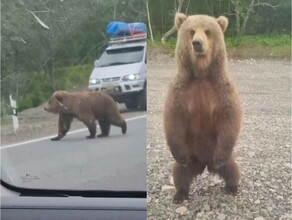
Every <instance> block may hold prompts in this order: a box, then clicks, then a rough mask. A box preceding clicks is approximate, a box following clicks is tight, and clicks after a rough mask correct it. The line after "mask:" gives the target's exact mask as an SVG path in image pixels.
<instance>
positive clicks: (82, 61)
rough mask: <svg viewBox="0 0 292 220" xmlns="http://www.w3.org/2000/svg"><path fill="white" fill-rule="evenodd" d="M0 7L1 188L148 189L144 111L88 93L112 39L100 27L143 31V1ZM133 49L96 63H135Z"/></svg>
mask: <svg viewBox="0 0 292 220" xmlns="http://www.w3.org/2000/svg"><path fill="white" fill-rule="evenodd" d="M1 9H2V10H1V168H2V169H3V170H4V172H5V173H7V176H8V177H9V180H8V181H9V183H10V184H13V185H15V186H18V187H25V188H33V189H58V190H64V189H66V190H71V189H72V190H109V191H111V190H113V191H146V112H145V110H142V111H141V109H138V107H137V105H136V106H135V105H133V104H135V102H136V100H134V96H131V97H127V100H128V102H131V103H130V105H128V106H131V107H132V106H134V107H135V108H133V109H131V110H130V109H128V108H127V106H126V104H125V103H123V102H119V103H117V100H116V98H115V97H112V96H110V95H109V94H107V93H104V92H100V91H98V92H97V91H96V92H91V91H89V90H90V89H89V88H88V82H89V78H90V74H91V72H92V69H93V63H94V61H95V60H96V59H97V58H98V57H100V56H101V55H102V53H103V51H104V50H105V49H106V48H107V45H108V43H109V42H108V41H109V40H110V39H111V38H112V36H111V35H112V33H108V32H107V26H108V24H109V23H111V22H112V21H121V22H124V21H127V22H128V23H138V24H139V25H140V26H142V27H144V26H143V25H145V24H146V22H147V19H146V17H147V13H146V8H145V1H144V0H131V1H107V0H98V1H96V0H87V1H79V0H70V1H63V0H60V1H56V0H47V1H29V0H19V1H3V2H2V3H1ZM145 26H146V25H145ZM127 27H128V26H127ZM115 31H116V33H115V34H116V35H119V34H120V32H119V29H117V30H115ZM126 31H128V32H129V33H130V31H129V30H126ZM142 31H144V33H146V31H145V30H144V29H142ZM136 43H137V42H136ZM136 45H137V44H136ZM136 45H135V46H134V47H129V48H123V49H117V50H110V51H107V52H106V53H105V54H104V55H103V56H102V59H101V62H102V63H103V64H109V65H117V63H133V62H139V61H141V60H142V59H143V54H144V53H143V51H144V46H136ZM145 80H146V79H145ZM135 89H136V91H137V94H138V92H140V93H141V94H142V92H141V90H140V91H138V89H137V88H135ZM142 89H143V87H142ZM140 93H139V94H140ZM143 94H144V95H146V94H145V93H143ZM135 97H136V96H135ZM141 97H142V96H141ZM143 97H144V96H143ZM144 100H146V98H145V97H144ZM131 104H132V105H131ZM2 178H3V177H2ZM5 180H7V179H5ZM5 180H4V179H3V181H5Z"/></svg>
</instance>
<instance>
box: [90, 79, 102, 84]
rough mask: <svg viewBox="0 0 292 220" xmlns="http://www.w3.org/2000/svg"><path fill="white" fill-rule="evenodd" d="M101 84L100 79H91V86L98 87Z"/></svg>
mask: <svg viewBox="0 0 292 220" xmlns="http://www.w3.org/2000/svg"><path fill="white" fill-rule="evenodd" d="M99 83H100V79H89V85H96V84H99Z"/></svg>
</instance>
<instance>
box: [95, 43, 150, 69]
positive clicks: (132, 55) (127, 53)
mask: <svg viewBox="0 0 292 220" xmlns="http://www.w3.org/2000/svg"><path fill="white" fill-rule="evenodd" d="M143 48H144V47H143V46H138V47H127V48H119V49H112V50H106V51H105V52H104V53H103V54H102V56H101V57H100V59H99V62H98V64H97V67H105V66H114V65H123V64H130V63H139V62H141V61H142V60H143V51H144V50H143Z"/></svg>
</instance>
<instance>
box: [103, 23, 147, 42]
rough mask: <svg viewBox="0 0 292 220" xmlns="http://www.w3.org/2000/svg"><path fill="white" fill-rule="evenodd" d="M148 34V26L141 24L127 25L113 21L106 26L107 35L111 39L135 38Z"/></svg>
mask: <svg viewBox="0 0 292 220" xmlns="http://www.w3.org/2000/svg"><path fill="white" fill-rule="evenodd" d="M146 33H147V30H146V25H145V24H144V23H141V22H135V23H126V22H121V21H112V22H110V23H109V24H108V25H107V26H106V34H107V36H109V37H110V38H116V37H134V35H137V34H138V35H139V34H144V35H145V34H146Z"/></svg>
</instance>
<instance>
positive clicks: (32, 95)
mask: <svg viewBox="0 0 292 220" xmlns="http://www.w3.org/2000/svg"><path fill="white" fill-rule="evenodd" d="M92 69H93V66H92V65H83V66H71V67H62V68H58V69H56V70H55V73H54V76H53V77H48V75H47V74H46V73H45V72H44V71H39V72H35V73H34V74H33V76H32V78H31V80H30V82H29V85H27V87H26V88H27V89H26V91H24V95H22V96H20V97H19V98H18V99H17V105H18V110H19V111H22V110H24V109H28V108H33V107H37V106H39V105H41V104H42V103H44V102H45V101H47V99H48V98H49V97H50V96H51V95H52V93H53V92H54V91H56V90H67V91H80V90H84V89H86V88H87V84H88V80H89V76H90V73H91V71H92Z"/></svg>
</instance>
